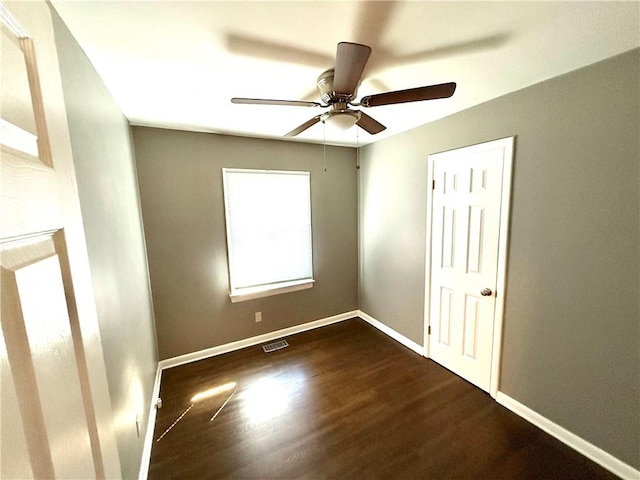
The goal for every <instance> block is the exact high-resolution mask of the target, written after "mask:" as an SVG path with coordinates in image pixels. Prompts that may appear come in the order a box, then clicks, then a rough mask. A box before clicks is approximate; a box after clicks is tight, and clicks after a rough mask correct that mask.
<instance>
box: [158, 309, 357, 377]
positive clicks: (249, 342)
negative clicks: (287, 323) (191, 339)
mask: <svg viewBox="0 0 640 480" xmlns="http://www.w3.org/2000/svg"><path fill="white" fill-rule="evenodd" d="M357 316H358V311H357V310H353V311H351V312H345V313H341V314H339V315H334V316H332V317H327V318H321V319H320V320H315V321H313V322H308V323H303V324H302V325H295V326H293V327H289V328H283V329H282V330H276V331H275V332H269V333H265V334H263V335H258V336H256V337H251V338H245V339H244V340H238V341H237V342H231V343H226V344H224V345H219V346H217V347H211V348H206V349H204V350H200V351H198V352H193V353H187V354H185V355H180V356H178V357H173V358H168V359H166V360H161V361H160V363H159V364H158V365H159V367H160V369H161V370H164V369H166V368H172V367H177V366H178V365H184V364H185V363H190V362H195V361H197V360H203V359H205V358H209V357H214V356H216V355H222V354H223V353H228V352H233V351H235V350H240V349H241V348H246V347H251V346H253V345H257V344H259V343H264V342H268V341H270V340H275V339H278V338H282V337H286V336H288V335H295V334H296V333H301V332H306V331H307V330H312V329H314V328H319V327H324V326H325V325H330V324H332V323H337V322H342V321H344V320H348V319H350V318H354V317H357Z"/></svg>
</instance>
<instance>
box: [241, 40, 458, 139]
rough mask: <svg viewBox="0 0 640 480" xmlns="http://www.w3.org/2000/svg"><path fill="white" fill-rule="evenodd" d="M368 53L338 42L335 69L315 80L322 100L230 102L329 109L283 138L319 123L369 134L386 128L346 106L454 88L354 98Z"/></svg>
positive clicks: (441, 94)
mask: <svg viewBox="0 0 640 480" xmlns="http://www.w3.org/2000/svg"><path fill="white" fill-rule="evenodd" d="M369 55H371V47H368V46H367V45H361V44H359V43H350V42H340V43H338V48H337V51H336V64H335V67H334V68H331V69H329V70H326V71H325V72H323V73H322V74H321V75H320V76H319V77H318V80H317V87H318V90H319V91H320V98H321V102H310V101H304V100H269V99H262V98H239V97H234V98H232V99H231V102H232V103H238V104H247V105H288V106H298V107H322V108H328V107H329V108H330V110H329V111H327V112H325V113H323V114H320V115H316V116H315V117H313V118H311V119H310V120H307V121H306V122H304V123H303V124H302V125H299V126H298V127H296V128H294V129H293V130H291V131H290V132H289V133H287V134H286V135H285V137H295V136H296V135H298V134H300V133H302V132H304V131H305V130H306V129H307V128H309V127H311V126H313V125H315V124H316V123H318V122H323V123H331V124H333V125H335V126H337V127H338V128H341V129H343V130H346V129H348V128H350V127H352V126H353V125H358V126H359V127H360V128H362V129H364V130H365V131H367V132H368V133H370V134H371V135H375V134H376V133H380V132H382V131H383V130H384V129H385V128H387V127H385V126H384V125H382V124H381V123H380V122H378V121H377V120H375V119H373V118H372V117H370V116H369V115H367V114H366V113H364V112H362V111H360V110H353V109H351V108H349V107H365V108H367V107H378V106H381V105H392V104H396V103H407V102H419V101H422V100H435V99H437V98H448V97H450V96H451V95H453V92H455V90H456V84H455V83H454V82H449V83H442V84H439V85H429V86H425V87H417V88H410V89H407V90H396V91H392V92H385V93H379V94H376V95H368V96H366V97H363V98H361V99H360V101H359V102H356V101H355V98H356V90H357V88H358V86H359V85H360V80H361V77H362V72H363V71H364V67H365V66H366V64H367V61H368V60H369Z"/></svg>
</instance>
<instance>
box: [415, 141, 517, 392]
mask: <svg viewBox="0 0 640 480" xmlns="http://www.w3.org/2000/svg"><path fill="white" fill-rule="evenodd" d="M514 144H515V137H506V138H501V139H498V140H493V141H490V142H485V143H480V144H476V145H471V146H468V147H462V148H458V149H454V150H457V151H469V152H477V151H478V150H485V149H487V148H491V149H493V148H496V147H502V148H503V149H504V153H505V155H504V165H503V169H502V198H501V207H500V233H499V239H498V270H497V272H498V275H497V281H496V292H495V293H496V304H495V316H494V330H493V350H492V355H491V383H490V390H489V393H490V395H491V396H492V397H493V398H496V396H497V394H498V388H499V386H500V364H501V357H502V326H503V320H504V304H505V290H506V283H507V281H506V280H507V279H506V276H507V253H508V246H509V219H510V214H511V178H512V173H513V153H514ZM434 155H437V154H431V155H429V160H428V163H427V224H426V226H427V232H426V237H427V238H426V250H425V253H426V254H425V282H424V284H425V285H424V288H425V291H424V298H425V303H424V356H425V357H427V358H429V356H430V355H429V326H430V323H431V322H430V315H429V312H430V311H431V248H432V242H431V236H432V231H433V228H432V218H433V212H432V209H433V188H432V185H433V180H434V175H433V171H434V158H433V156H434Z"/></svg>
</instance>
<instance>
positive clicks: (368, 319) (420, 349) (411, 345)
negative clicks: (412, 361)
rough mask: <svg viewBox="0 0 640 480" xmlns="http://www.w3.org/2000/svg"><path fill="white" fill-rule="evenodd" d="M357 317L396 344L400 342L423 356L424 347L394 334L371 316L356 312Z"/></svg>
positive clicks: (393, 331)
mask: <svg viewBox="0 0 640 480" xmlns="http://www.w3.org/2000/svg"><path fill="white" fill-rule="evenodd" d="M358 316H359V317H360V318H361V319H363V320H364V321H365V322H367V323H368V324H370V325H371V326H373V327H375V328H377V329H378V330H380V331H381V332H382V333H384V334H386V335H388V336H389V337H391V338H393V339H394V340H395V341H396V342H400V343H401V344H402V345H404V346H405V347H407V348H409V349H411V350H413V351H414V352H416V353H417V354H418V355H421V356H424V347H423V346H422V345H420V344H419V343H416V342H414V341H413V340H410V339H408V338H407V337H405V336H404V335H402V334H401V333H398V332H396V331H395V330H394V329H393V328H391V327H388V326H387V325H385V324H384V323H382V322H381V321H379V320H376V319H375V318H373V317H372V316H371V315H368V314H366V313H364V312H363V311H362V310H358Z"/></svg>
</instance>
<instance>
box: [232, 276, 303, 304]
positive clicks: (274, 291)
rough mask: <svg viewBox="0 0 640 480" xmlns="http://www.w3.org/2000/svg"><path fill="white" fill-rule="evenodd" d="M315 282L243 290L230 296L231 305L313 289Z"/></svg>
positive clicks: (299, 282) (300, 281)
mask: <svg viewBox="0 0 640 480" xmlns="http://www.w3.org/2000/svg"><path fill="white" fill-rule="evenodd" d="M314 282H315V280H298V281H295V282H283V283H278V284H275V285H268V286H262V287H253V288H243V289H241V290H236V291H235V292H232V293H231V294H229V298H231V303H238V302H245V301H247V300H254V299H256V298H263V297H270V296H272V295H280V294H281V293H289V292H296V291H298V290H306V289H307V288H311V287H313V284H314Z"/></svg>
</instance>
